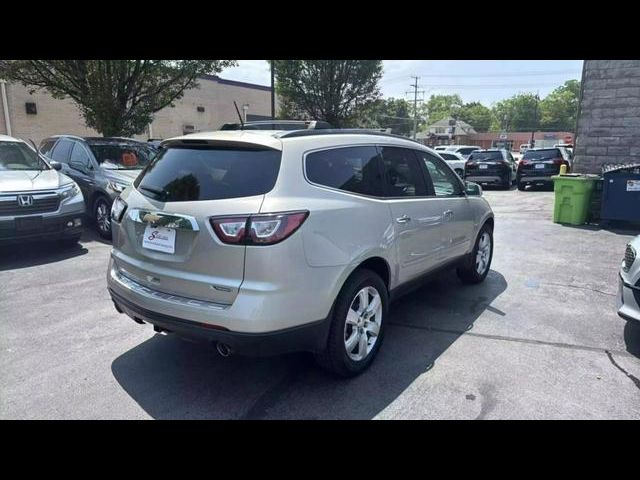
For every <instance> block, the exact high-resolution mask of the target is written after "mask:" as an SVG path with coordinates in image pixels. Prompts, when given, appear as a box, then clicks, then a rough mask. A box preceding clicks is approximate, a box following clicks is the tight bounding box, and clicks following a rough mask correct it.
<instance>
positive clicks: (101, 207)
mask: <svg viewBox="0 0 640 480" xmlns="http://www.w3.org/2000/svg"><path fill="white" fill-rule="evenodd" d="M96 223H97V224H98V228H99V229H100V230H101V231H102V232H105V233H106V232H108V231H109V230H111V221H110V220H109V209H108V208H107V204H106V203H104V202H100V203H98V206H97V207H96Z"/></svg>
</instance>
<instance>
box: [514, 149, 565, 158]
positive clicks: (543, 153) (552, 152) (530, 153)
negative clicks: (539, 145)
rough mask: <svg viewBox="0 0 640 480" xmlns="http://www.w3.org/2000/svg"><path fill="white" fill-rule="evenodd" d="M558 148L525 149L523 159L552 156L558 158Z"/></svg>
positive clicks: (559, 155)
mask: <svg viewBox="0 0 640 480" xmlns="http://www.w3.org/2000/svg"><path fill="white" fill-rule="evenodd" d="M560 157H562V155H561V154H560V150H558V149H557V148H550V149H548V150H527V151H526V153H525V154H524V156H523V157H522V159H523V160H550V159H552V158H560Z"/></svg>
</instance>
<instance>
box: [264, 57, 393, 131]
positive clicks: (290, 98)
mask: <svg viewBox="0 0 640 480" xmlns="http://www.w3.org/2000/svg"><path fill="white" fill-rule="evenodd" d="M272 63H273V66H274V68H275V77H276V91H277V92H278V94H279V95H280V97H281V98H282V99H283V102H282V104H281V108H280V114H279V116H280V117H284V116H288V117H289V118H310V119H315V120H325V121H327V122H329V123H331V124H332V125H333V126H335V127H345V126H351V125H354V124H357V123H358V120H359V119H358V115H359V113H360V112H362V111H363V109H366V108H367V106H368V103H369V102H371V101H373V100H376V99H378V98H379V97H380V90H379V89H378V81H379V80H380V78H381V77H382V61H381V60H272Z"/></svg>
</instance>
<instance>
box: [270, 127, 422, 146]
mask: <svg viewBox="0 0 640 480" xmlns="http://www.w3.org/2000/svg"><path fill="white" fill-rule="evenodd" d="M316 135H377V136H379V137H391V138H399V139H402V140H408V141H410V142H415V143H417V144H418V145H422V143H420V142H418V141H417V140H414V139H412V138H409V137H403V136H402V135H396V134H394V133H384V132H380V131H378V130H372V129H369V128H323V129H318V130H292V131H289V132H283V133H278V134H276V135H274V136H275V137H276V138H295V137H311V136H316Z"/></svg>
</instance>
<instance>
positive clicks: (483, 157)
mask: <svg viewBox="0 0 640 480" xmlns="http://www.w3.org/2000/svg"><path fill="white" fill-rule="evenodd" d="M469 160H475V161H476V162H485V161H494V160H502V153H500V152H474V153H472V154H471V156H470V157H469Z"/></svg>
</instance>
